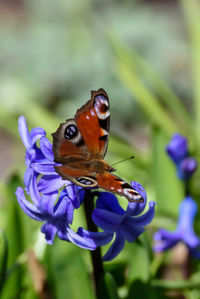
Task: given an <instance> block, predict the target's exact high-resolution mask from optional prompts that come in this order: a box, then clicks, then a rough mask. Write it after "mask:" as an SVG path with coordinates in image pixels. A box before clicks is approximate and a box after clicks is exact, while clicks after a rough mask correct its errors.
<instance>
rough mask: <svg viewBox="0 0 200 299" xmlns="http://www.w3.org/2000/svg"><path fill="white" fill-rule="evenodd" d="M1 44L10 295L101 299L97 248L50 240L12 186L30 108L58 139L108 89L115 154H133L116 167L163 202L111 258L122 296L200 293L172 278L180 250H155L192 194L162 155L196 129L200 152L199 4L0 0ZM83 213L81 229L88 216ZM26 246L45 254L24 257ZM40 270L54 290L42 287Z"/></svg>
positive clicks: (193, 137)
mask: <svg viewBox="0 0 200 299" xmlns="http://www.w3.org/2000/svg"><path fill="white" fill-rule="evenodd" d="M0 45H1V46H0V208H1V210H0V227H1V228H2V229H3V230H4V231H5V233H6V239H5V235H4V233H3V231H2V232H1V236H0V237H1V244H0V256H1V261H2V263H1V264H2V270H1V273H0V283H1V284H0V291H1V298H6V299H7V298H8V299H9V298H10V299H11V298H28V299H29V298H30V299H31V298H59V299H60V298H75V299H76V298H86V299H88V298H94V294H93V290H92V286H91V281H90V273H91V264H90V257H89V254H88V252H87V251H84V250H81V249H79V248H75V246H74V245H72V244H68V243H67V244H66V243H65V242H62V241H60V240H56V242H55V244H54V245H53V246H46V245H45V242H44V240H43V236H41V235H40V233H39V228H40V224H39V223H35V222H34V221H33V220H31V219H28V217H27V216H26V215H24V213H23V212H22V211H21V210H20V208H19V207H18V204H17V202H16V198H15V195H14V191H15V189H16V186H18V185H21V186H23V183H22V179H23V172H24V170H25V165H24V154H25V149H24V147H23V144H22V142H21V140H20V137H19V135H18V127H17V126H18V125H17V119H18V117H19V116H20V115H24V116H25V117H26V119H27V123H28V125H29V128H33V127H43V128H44V129H45V130H46V132H47V136H48V137H49V138H50V140H51V133H53V132H54V131H56V129H57V127H58V126H59V124H60V122H61V121H63V120H65V119H67V118H72V117H73V115H74V114H75V112H76V110H77V108H79V107H80V106H81V105H83V104H84V103H85V102H86V101H87V100H88V99H89V98H90V90H91V89H98V88H101V87H102V88H104V89H105V90H106V91H107V93H108V95H109V98H110V104H111V138H110V143H109V148H108V153H107V155H106V161H108V162H109V163H110V164H112V163H114V162H116V161H119V160H120V159H123V158H127V157H129V156H131V155H134V156H135V159H134V160H131V161H127V162H124V163H122V164H119V165H118V166H117V170H118V174H119V175H120V176H121V177H123V178H124V179H126V180H128V181H130V180H136V181H138V182H140V183H141V184H142V185H143V186H144V187H145V189H146V191H147V194H148V199H149V200H154V201H156V202H158V205H157V209H156V217H155V219H154V220H153V223H152V224H151V225H150V226H149V227H148V229H147V233H145V234H144V235H143V236H142V237H141V238H140V239H141V240H140V243H134V244H128V245H127V246H126V247H125V250H124V251H123V252H122V253H121V254H120V255H119V257H117V259H116V260H115V261H114V262H112V263H106V265H105V266H106V267H107V269H108V270H109V271H110V272H111V273H112V275H113V276H114V277H115V279H116V282H117V286H118V295H116V296H119V297H120V298H138V296H140V298H166V297H165V296H167V298H168V297H169V298H191V299H196V298H200V292H199V286H198V285H197V283H196V284H195V283H194V282H193V281H192V282H191V285H189V286H187V287H186V286H185V285H184V284H183V285H181V283H182V281H180V284H179V285H173V283H172V284H170V281H169V283H168V284H165V283H164V284H163V280H165V279H166V278H170V279H173V280H174V279H176V278H177V279H179V280H180V279H184V278H186V277H185V276H184V274H183V273H182V271H181V270H180V269H179V270H180V271H177V269H175V270H174V268H173V258H172V257H171V255H172V256H173V254H176V253H171V254H165V255H161V256H160V255H159V256H154V255H153V253H152V250H151V246H152V233H153V232H154V231H155V230H156V229H157V228H159V227H160V226H162V227H165V228H168V229H174V228H175V224H176V217H177V214H178V206H179V203H180V201H181V200H182V199H183V197H184V188H183V185H182V184H181V183H180V182H179V181H178V180H177V179H176V175H175V168H174V166H173V165H172V163H171V161H170V160H169V158H168V157H167V156H166V154H165V146H166V143H168V142H169V139H170V137H171V135H172V134H173V133H174V132H180V133H182V134H184V135H185V136H187V137H188V138H189V144H190V149H191V152H192V153H193V154H194V156H195V157H196V158H197V159H199V146H200V134H199V129H200V84H199V80H200V4H199V1H198V0H190V1H187V0H180V1H175V0H174V1H173V0H171V1H170V0H164V1H162V0H160V1H158V0H157V1H155V0H154V1H153V0H152V1H150V0H149V1H148V0H146V1H142V0H132V1H131V0H125V1H119V0H107V1H106V0H102V1H98V0H76V1H73V0H57V1H53V0H41V1H37V0H36V1H31V0H7V1H6V0H0ZM199 178H200V174H199V172H197V173H196V174H195V177H194V179H193V181H192V183H191V186H190V190H191V193H192V194H193V196H194V198H195V199H198V197H199V195H200V185H199ZM120 201H121V203H122V204H124V201H123V199H120ZM77 218H78V225H79V223H80V225H84V219H82V218H83V215H81V217H77ZM198 224H200V221H197V225H196V229H197V232H199V233H200V226H198ZM78 225H77V224H76V226H78ZM6 240H7V241H6ZM7 242H8V243H7ZM6 244H7V245H8V251H7V245H6ZM29 248H34V254H35V256H36V259H37V260H36V259H34V258H31V255H30V252H29V255H27V250H28V249H29ZM183 252H185V251H184V250H183ZM7 255H8V264H7V266H6V260H7ZM178 255H179V252H178ZM183 257H184V253H183ZM38 261H39V263H41V264H37V263H38ZM184 262H185V260H184ZM184 262H183V265H184ZM170 263H172V264H170ZM41 265H42V266H41ZM166 265H168V266H166ZM169 265H171V268H172V270H171V271H169V268H170V266H169ZM199 266H200V265H199V264H198V263H196V264H195V265H193V264H192V266H191V267H192V268H191V269H192V270H191V269H190V271H189V272H190V275H189V276H188V277H190V278H191V277H192V275H193V276H195V275H196V276H198V275H200V267H199ZM0 267H1V265H0ZM40 267H42V268H41V269H40ZM35 268H36V270H33V269H35ZM163 268H164V269H165V271H162V269H163ZM186 268H187V267H186ZM166 269H167V270H166ZM187 269H188V268H187ZM34 271H36V272H34ZM37 271H38V272H37ZM168 271H169V273H170V275H166V272H167V273H168ZM38 273H43V276H42V277H43V280H42V279H41V281H43V283H42V287H43V288H46V289H47V291H46V293H45V292H42V291H41V290H40V289H39V290H38V289H37V281H36V282H35V280H34V279H35V277H37V275H39V274H38ZM163 273H164V274H163ZM168 276H169V277H168ZM188 277H187V278H188ZM158 279H159V280H158ZM36 280H37V279H36ZM159 281H161V282H160V283H159ZM192 283H193V284H192ZM129 287H130V289H129ZM46 289H45V290H46ZM166 290H167V291H166ZM168 290H170V291H168ZM177 290H178V291H177ZM45 294H47V296H50V295H49V294H51V297H45V296H46V295H45ZM138 294H139V295H138ZM147 294H148V295H147ZM42 296H43V297H42ZM181 296H182V297H181ZM109 298H117V297H109Z"/></svg>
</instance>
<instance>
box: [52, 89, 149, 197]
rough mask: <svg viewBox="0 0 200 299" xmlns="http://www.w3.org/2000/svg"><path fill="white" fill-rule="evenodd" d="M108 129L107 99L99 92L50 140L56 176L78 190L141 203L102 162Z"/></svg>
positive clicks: (134, 191)
mask: <svg viewBox="0 0 200 299" xmlns="http://www.w3.org/2000/svg"><path fill="white" fill-rule="evenodd" d="M109 127H110V106H109V99H108V95H107V93H106V92H105V90H103V89H102V88H101V89H99V90H97V91H92V92H91V99H90V100H89V101H88V102H87V103H86V104H85V105H83V106H82V107H81V108H80V109H78V110H77V112H76V114H75V117H74V119H68V120H66V122H65V123H61V124H60V126H59V128H58V130H57V131H56V132H55V133H54V134H52V136H53V152H54V160H55V162H57V163H59V164H61V165H58V166H55V170H56V172H57V173H58V174H59V175H60V176H61V177H62V178H63V179H65V180H70V181H72V182H73V183H75V184H77V185H79V186H82V187H100V188H103V189H105V190H107V191H111V192H114V193H117V194H119V195H122V196H125V197H126V198H127V199H128V200H129V201H135V202H142V201H143V198H142V197H141V195H140V194H139V193H138V192H137V191H136V190H135V189H133V188H132V187H131V185H129V184H128V183H126V182H124V181H123V180H122V179H120V178H119V177H117V176H116V175H114V174H112V172H113V171H115V169H113V168H112V167H111V166H110V165H109V164H107V162H105V161H104V159H103V158H104V156H105V154H106V151H107V146H108V137H109Z"/></svg>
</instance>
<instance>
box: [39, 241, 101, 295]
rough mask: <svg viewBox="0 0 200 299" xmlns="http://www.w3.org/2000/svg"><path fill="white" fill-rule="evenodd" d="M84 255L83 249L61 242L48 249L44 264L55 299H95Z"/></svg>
mask: <svg viewBox="0 0 200 299" xmlns="http://www.w3.org/2000/svg"><path fill="white" fill-rule="evenodd" d="M83 253H84V250H83V249H80V248H77V247H76V246H75V245H74V244H72V243H68V242H64V241H61V240H56V242H54V244H53V246H48V247H47V248H46V253H45V259H44V264H45V266H46V269H47V278H48V282H49V286H50V288H51V292H52V297H53V298H56V299H65V298H73V299H79V298H82V299H94V298H95V296H94V292H93V289H92V283H91V280H90V276H89V273H88V267H87V265H86V264H85V263H84V261H83ZM86 254H89V253H88V252H86Z"/></svg>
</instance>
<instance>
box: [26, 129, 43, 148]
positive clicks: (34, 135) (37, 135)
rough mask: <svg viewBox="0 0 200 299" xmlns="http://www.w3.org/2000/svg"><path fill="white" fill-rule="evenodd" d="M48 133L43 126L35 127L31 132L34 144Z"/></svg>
mask: <svg viewBox="0 0 200 299" xmlns="http://www.w3.org/2000/svg"><path fill="white" fill-rule="evenodd" d="M45 135H46V132H45V130H44V129H42V128H33V129H32V130H31V132H30V137H31V144H32V146H33V145H34V144H35V143H36V142H37V141H38V140H39V139H40V138H42V137H44V136H45Z"/></svg>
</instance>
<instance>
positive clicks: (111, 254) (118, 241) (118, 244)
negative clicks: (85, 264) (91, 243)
mask: <svg viewBox="0 0 200 299" xmlns="http://www.w3.org/2000/svg"><path fill="white" fill-rule="evenodd" d="M124 245H125V238H124V235H123V234H116V237H115V240H114V242H113V243H112V245H111V246H110V248H109V249H108V251H107V252H106V254H105V255H104V256H103V261H104V262H105V261H110V260H112V259H114V258H115V257H116V256H117V255H118V254H119V253H120V251H122V249H123V248H124Z"/></svg>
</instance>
